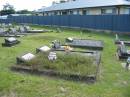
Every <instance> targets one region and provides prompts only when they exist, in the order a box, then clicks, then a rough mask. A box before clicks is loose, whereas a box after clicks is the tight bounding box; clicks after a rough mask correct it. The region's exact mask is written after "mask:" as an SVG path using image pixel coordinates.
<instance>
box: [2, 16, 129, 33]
mask: <svg viewBox="0 0 130 97" xmlns="http://www.w3.org/2000/svg"><path fill="white" fill-rule="evenodd" d="M0 22H1V23H13V22H15V23H29V24H38V25H56V26H67V27H79V28H90V29H99V30H110V31H117V32H130V15H68V16H10V17H8V19H7V20H0Z"/></svg>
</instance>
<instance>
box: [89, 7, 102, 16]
mask: <svg viewBox="0 0 130 97" xmlns="http://www.w3.org/2000/svg"><path fill="white" fill-rule="evenodd" d="M88 10H89V14H90V15H100V14H101V8H91V9H88Z"/></svg>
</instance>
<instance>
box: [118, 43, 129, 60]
mask: <svg viewBox="0 0 130 97" xmlns="http://www.w3.org/2000/svg"><path fill="white" fill-rule="evenodd" d="M117 55H118V58H119V59H127V58H128V57H130V50H127V48H126V47H125V44H124V42H121V44H120V45H119V46H118V48H117Z"/></svg>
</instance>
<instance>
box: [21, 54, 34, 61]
mask: <svg viewBox="0 0 130 97" xmlns="http://www.w3.org/2000/svg"><path fill="white" fill-rule="evenodd" d="M21 58H22V59H24V60H26V61H29V60H32V59H33V58H35V55H33V54H31V53H27V54H25V55H23V56H22V57H21Z"/></svg>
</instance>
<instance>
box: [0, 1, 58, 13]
mask: <svg viewBox="0 0 130 97" xmlns="http://www.w3.org/2000/svg"><path fill="white" fill-rule="evenodd" d="M53 1H59V0H0V10H1V9H2V8H3V5H5V4H6V3H9V4H11V5H13V6H14V8H15V10H23V9H28V10H30V11H32V10H37V9H40V8H41V7H42V6H50V5H51V4H52V2H53Z"/></svg>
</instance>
